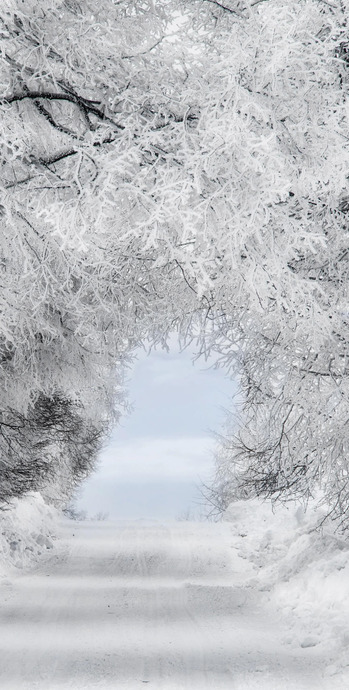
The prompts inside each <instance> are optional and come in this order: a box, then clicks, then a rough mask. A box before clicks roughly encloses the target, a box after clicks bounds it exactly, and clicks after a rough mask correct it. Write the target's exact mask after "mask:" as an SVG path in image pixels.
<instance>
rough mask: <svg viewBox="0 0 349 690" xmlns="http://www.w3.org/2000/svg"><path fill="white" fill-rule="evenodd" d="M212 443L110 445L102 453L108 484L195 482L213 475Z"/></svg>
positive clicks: (140, 441)
mask: <svg viewBox="0 0 349 690" xmlns="http://www.w3.org/2000/svg"><path fill="white" fill-rule="evenodd" d="M213 449H214V440H213V439H210V438H209V437H207V436H203V437H190V438H188V437H183V438H137V439H132V440H129V441H128V442H126V443H118V442H114V443H112V444H111V445H110V446H109V447H108V448H107V449H106V450H105V451H104V453H103V454H102V457H101V462H102V463H103V476H104V477H105V478H106V479H109V480H111V481H116V480H120V481H121V480H122V481H128V482H129V481H137V482H139V481H143V482H151V481H154V480H156V481H163V480H170V479H171V480H172V479H173V480H177V481H179V480H181V481H189V480H193V481H197V480H198V478H199V477H202V478H204V477H205V476H207V474H208V473H211V472H212V467H213Z"/></svg>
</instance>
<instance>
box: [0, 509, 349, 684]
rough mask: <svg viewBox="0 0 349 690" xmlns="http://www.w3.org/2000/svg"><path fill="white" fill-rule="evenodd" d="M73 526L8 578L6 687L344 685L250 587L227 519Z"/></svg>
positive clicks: (2, 654) (4, 600)
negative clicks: (43, 555)
mask: <svg viewBox="0 0 349 690" xmlns="http://www.w3.org/2000/svg"><path fill="white" fill-rule="evenodd" d="M64 529H65V534H64V539H63V541H62V544H61V545H60V547H59V549H58V553H56V555H54V556H51V558H49V559H47V560H46V561H45V563H43V564H41V566H40V568H38V569H36V570H35V571H32V572H31V573H30V574H26V575H22V576H20V577H17V578H15V579H14V580H11V581H3V582H2V583H1V587H0V595H1V607H0V687H1V690H24V689H26V690H29V689H30V690H37V689H40V690H44V689H45V690H56V689H58V688H59V689H60V690H63V689H64V690H65V689H69V688H74V689H75V690H77V689H79V690H89V689H90V688H103V689H105V690H111V689H113V690H136V689H137V688H142V687H149V688H154V689H156V690H182V689H186V690H189V689H190V690H207V689H210V690H223V689H224V690H228V689H229V690H245V689H246V690H247V689H249V690H250V689H254V690H256V689H257V688H258V690H291V689H292V690H309V689H314V690H315V688H316V690H322V689H323V688H326V690H328V689H329V688H331V690H332V688H337V687H338V688H339V687H340V686H339V685H335V684H334V679H323V677H322V673H321V668H322V667H323V663H322V660H321V657H320V656H319V654H320V653H319V651H317V649H316V648H311V649H299V651H296V652H295V650H294V649H293V650H291V649H289V648H288V647H287V645H286V644H285V643H284V638H285V632H287V631H285V628H284V624H283V622H282V621H278V620H277V616H276V614H275V613H273V612H270V611H269V612H268V611H267V610H266V608H265V606H266V604H265V603H263V601H264V600H263V596H262V594H261V593H260V592H254V591H253V590H252V589H249V588H247V589H244V586H243V581H244V577H246V575H245V574H244V569H245V570H246V567H248V566H247V565H246V563H245V561H243V559H241V558H239V557H238V556H237V553H236V551H235V550H234V549H233V548H232V547H231V540H230V538H229V536H230V535H229V525H228V524H220V525H214V524H201V523H195V524H194V523H185V522H183V523H173V524H172V523H171V524H168V525H166V524H164V525H162V524H157V523H150V524H146V523H142V522H139V523H130V524H128V523H127V524H123V525H122V524H121V525H120V524H118V525H113V524H112V523H103V522H101V523H88V522H85V523H81V524H76V525H75V524H74V523H67V524H66V526H65V528H64ZM73 533H74V536H73Z"/></svg>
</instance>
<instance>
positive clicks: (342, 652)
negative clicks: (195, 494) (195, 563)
mask: <svg viewBox="0 0 349 690" xmlns="http://www.w3.org/2000/svg"><path fill="white" fill-rule="evenodd" d="M324 515H325V511H324V510H323V511H321V510H320V509H317V510H316V509H315V507H313V506H312V505H310V506H309V507H308V510H307V512H306V513H305V512H304V510H303V509H302V508H301V507H299V506H295V505H294V504H288V505H282V506H278V507H277V508H274V509H273V507H272V505H271V502H270V501H265V502H263V503H261V502H260V501H258V500H250V501H240V502H237V503H234V504H232V505H231V506H229V508H228V510H227V512H226V515H225V519H226V520H228V521H229V522H231V523H232V534H233V538H232V544H233V546H234V548H235V549H237V552H238V555H239V556H240V557H241V558H242V559H244V560H245V562H246V571H245V572H246V573H249V579H248V582H246V584H247V586H249V587H252V588H257V589H258V590H260V591H264V592H265V593H266V596H267V598H268V599H269V600H270V603H271V604H272V605H274V606H275V607H276V609H278V610H279V612H280V616H281V615H282V616H283V617H284V618H285V619H286V620H287V621H288V626H287V627H288V630H287V631H286V632H285V640H284V642H285V644H288V645H291V646H292V647H294V648H295V649H296V648H297V647H298V648H299V647H303V648H307V647H315V646H317V645H321V647H323V649H324V657H329V658H330V663H329V665H328V667H327V674H328V675H335V674H337V673H339V672H341V671H343V669H344V668H345V667H346V668H347V670H349V655H348V645H349V625H348V621H349V541H348V540H346V539H345V538H344V537H343V536H340V535H339V534H337V533H336V529H335V525H334V524H331V523H325V525H324V526H322V527H321V526H320V527H319V525H321V522H322V519H323V517H324ZM331 657H332V661H331Z"/></svg>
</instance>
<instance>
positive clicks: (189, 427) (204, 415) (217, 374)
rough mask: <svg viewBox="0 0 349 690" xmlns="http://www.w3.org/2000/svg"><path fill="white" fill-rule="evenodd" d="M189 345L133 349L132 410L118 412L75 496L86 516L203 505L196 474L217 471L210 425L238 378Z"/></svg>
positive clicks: (217, 423)
mask: <svg viewBox="0 0 349 690" xmlns="http://www.w3.org/2000/svg"><path fill="white" fill-rule="evenodd" d="M193 356H194V353H193V350H190V349H186V350H185V351H183V352H180V348H179V345H178V343H177V342H176V340H175V339H174V338H172V339H171V347H170V351H169V352H167V351H165V350H159V349H155V350H152V351H151V352H150V354H147V353H146V352H145V351H143V350H139V351H138V357H137V359H136V360H135V362H134V364H133V367H132V369H131V370H130V376H129V387H128V390H129V399H130V402H131V403H132V405H133V408H134V409H133V412H131V413H130V414H129V415H127V416H125V417H123V418H122V419H121V422H120V423H119V425H118V426H117V427H116V428H115V430H114V431H113V433H112V435H111V438H110V440H109V443H108V444H107V445H106V447H105V448H104V449H103V451H102V453H101V455H100V459H99V461H98V469H97V471H96V472H95V473H94V474H93V475H92V476H91V477H90V478H89V479H88V480H87V481H86V482H85V483H84V484H83V486H82V487H81V489H80V490H79V492H78V496H77V498H76V500H75V502H74V505H75V506H76V509H77V510H78V511H86V512H87V514H88V516H93V515H96V514H97V513H108V517H109V519H111V520H120V519H121V520H123V519H126V520H132V519H150V520H152V519H155V520H158V519H170V520H176V519H178V518H180V516H181V515H183V514H185V513H187V512H188V511H189V512H190V513H191V514H192V515H193V516H195V517H199V515H200V514H202V512H203V506H202V505H200V504H199V502H201V501H203V498H202V497H201V496H200V489H199V487H200V484H201V482H205V483H206V482H208V481H209V480H210V478H212V476H213V473H214V458H213V454H214V449H215V446H216V441H215V438H214V434H215V433H219V432H220V431H221V430H222V425H223V422H224V416H225V413H224V410H227V409H229V408H231V406H232V401H233V396H234V395H235V394H236V390H237V386H236V383H235V381H234V380H232V379H231V378H229V376H227V374H226V372H224V370H223V369H222V370H220V369H214V368H212V366H210V364H212V363H214V359H213V358H212V359H211V360H209V361H208V362H205V361H200V360H198V361H196V362H194V363H193V361H192V359H193Z"/></svg>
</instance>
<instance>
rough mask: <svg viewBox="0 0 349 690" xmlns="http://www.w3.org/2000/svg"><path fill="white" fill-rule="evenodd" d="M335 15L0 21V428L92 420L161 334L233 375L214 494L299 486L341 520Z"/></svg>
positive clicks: (98, 15) (190, 6)
mask: <svg viewBox="0 0 349 690" xmlns="http://www.w3.org/2000/svg"><path fill="white" fill-rule="evenodd" d="M348 9H349V8H348V6H347V2H340V1H339V0H338V1H334V2H331V3H330V2H327V1H326V2H325V0H323V1H322V0H299V1H298V2H293V1H292V2H284V1H280V0H266V1H264V2H261V1H260V0H256V1H254V2H253V1H252V2H247V1H246V2H245V1H244V0H241V1H240V0H226V2H224V3H220V2H218V0H217V2H216V1H215V0H200V2H199V1H198V0H168V1H166V2H156V0H145V1H144V2H138V1H137V2H136V1H135V2H130V1H126V0H125V1H124V0H121V1H119V2H116V1H113V0H102V1H101V2H96V0H86V2H81V3H79V2H77V1H75V0H65V1H64V2H63V1H62V0H45V1H44V2H42V3H40V4H39V5H38V4H37V3H34V2H32V1H31V0H29V1H28V2H26V3H22V2H20V1H19V0H6V2H5V3H3V4H2V7H1V9H0V19H1V46H2V50H1V65H2V68H1V75H2V77H1V97H0V108H1V118H2V119H1V141H0V143H1V147H2V160H3V164H2V176H1V182H0V194H1V197H2V199H1V201H0V203H1V209H2V222H3V234H2V238H3V240H2V246H1V269H2V296H1V300H2V301H1V325H0V336H1V353H2V354H1V356H2V367H1V383H2V396H3V398H2V400H1V406H2V409H3V410H4V414H5V413H6V410H7V409H9V408H11V409H21V411H22V412H23V411H24V413H25V414H31V410H32V409H33V406H35V403H36V400H38V398H39V396H40V395H44V396H46V397H48V398H49V399H50V398H53V396H55V395H63V397H64V398H65V399H68V400H71V401H76V402H77V403H78V404H79V405H82V406H83V409H84V410H85V414H86V415H88V416H89V418H91V417H93V415H94V414H96V416H97V417H98V415H101V416H102V417H103V415H104V417H106V416H108V414H109V412H107V410H108V409H110V401H111V399H112V398H113V396H114V394H115V374H114V372H115V370H119V369H120V366H121V365H122V362H123V361H124V359H125V358H127V354H128V352H130V350H132V348H133V347H134V345H135V344H137V343H138V342H140V341H141V340H142V338H143V337H145V336H150V337H151V338H155V339H156V338H162V337H164V336H165V335H166V333H167V332H168V331H169V330H170V329H171V328H173V327H174V326H178V327H179V328H180V329H181V332H182V334H183V336H186V337H194V336H195V337H198V339H199V342H200V346H201V349H202V350H203V351H207V350H209V349H210V348H214V349H216V350H218V351H220V352H221V353H222V360H221V361H222V364H225V366H227V367H228V368H234V369H235V370H238V371H239V374H240V376H241V384H242V389H243V394H244V400H245V409H244V412H243V414H242V425H241V429H240V432H239V433H238V435H237V437H236V438H229V440H228V441H227V444H226V448H225V449H224V453H223V455H224V462H223V461H222V463H223V464H222V465H221V470H220V472H223V470H222V467H223V466H224V481H225V485H226V486H227V482H228V485H229V482H230V481H231V484H232V486H233V485H234V487H235V486H236V485H238V486H239V487H240V486H241V485H243V487H245V488H244V489H241V490H242V491H245V490H246V491H249V492H252V493H258V494H263V495H272V496H279V495H297V496H303V497H304V496H307V495H309V492H311V491H312V487H313V486H314V483H315V482H319V481H320V482H322V484H323V485H324V486H325V489H326V492H327V495H328V496H332V506H333V508H334V513H336V511H337V513H339V514H341V513H343V510H345V506H346V503H347V501H346V496H347V493H346V492H347V488H346V487H347V463H346V453H347V449H346V444H347V437H348V435H347V432H346V420H347V418H349V407H348V386H347V379H348V377H347V372H348V364H347V357H348V342H349V334H348V323H349V319H348V306H347V283H348V280H347V279H348V275H347V274H348V267H349V264H348V249H347V247H348V239H347V232H348V230H347V227H348V222H347V213H348V208H349V202H348V199H349V193H348V180H347V176H348V162H349V161H348V141H349V139H348V137H349V133H348V125H347V88H348V86H347V85H348V77H347V73H348V72H347V70H348V67H347V62H348V58H347V55H348V39H347V31H348V30H347V25H346V21H347V20H346V17H347V13H348ZM116 383H117V382H116ZM80 410H81V408H80ZM101 411H102V412H101ZM98 418H99V417H98ZM236 467H237V468H238V469H237V470H236ZM234 490H235V489H234ZM227 496H228V497H229V492H227Z"/></svg>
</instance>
